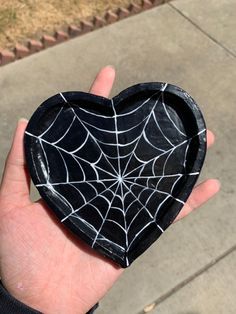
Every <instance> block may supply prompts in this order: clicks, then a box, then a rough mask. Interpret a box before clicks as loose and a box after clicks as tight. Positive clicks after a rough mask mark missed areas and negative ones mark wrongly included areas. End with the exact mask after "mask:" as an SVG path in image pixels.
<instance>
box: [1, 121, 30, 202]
mask: <svg viewBox="0 0 236 314" xmlns="http://www.w3.org/2000/svg"><path fill="white" fill-rule="evenodd" d="M27 123H28V121H27V120H26V119H20V120H19V122H18V125H17V128H16V131H15V135H14V138H13V142H12V146H11V149H10V152H9V154H8V157H7V160H6V164H5V169H4V173H3V178H2V183H1V188H0V191H1V195H4V196H9V197H10V198H12V197H13V196H14V198H15V197H20V198H23V197H28V199H29V193H30V177H29V174H28V171H27V169H26V162H25V157H24V145H23V138H24V132H25V128H26V126H27Z"/></svg>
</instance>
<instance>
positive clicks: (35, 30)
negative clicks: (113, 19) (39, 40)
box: [0, 0, 140, 48]
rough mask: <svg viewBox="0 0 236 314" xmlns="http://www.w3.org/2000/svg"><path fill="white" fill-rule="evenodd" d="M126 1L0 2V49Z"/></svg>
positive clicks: (76, 21)
mask: <svg viewBox="0 0 236 314" xmlns="http://www.w3.org/2000/svg"><path fill="white" fill-rule="evenodd" d="M139 2H140V1H137V3H139ZM129 3H130V0H0V47H4V48H11V47H13V46H14V45H15V44H16V43H17V42H22V41H23V40H24V39H26V38H32V37H35V35H36V37H40V36H41V35H42V34H43V33H45V32H47V33H50V32H53V31H54V30H55V29H56V28H58V27H60V26H62V25H67V24H70V23H78V22H79V21H80V20H81V19H86V18H89V17H91V16H94V15H103V13H104V12H105V11H107V10H109V9H115V8H117V7H120V6H123V7H126V6H127V5H128V4H129Z"/></svg>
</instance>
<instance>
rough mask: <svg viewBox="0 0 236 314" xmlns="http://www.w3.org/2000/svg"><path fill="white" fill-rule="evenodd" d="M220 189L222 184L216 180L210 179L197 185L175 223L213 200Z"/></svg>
mask: <svg viewBox="0 0 236 314" xmlns="http://www.w3.org/2000/svg"><path fill="white" fill-rule="evenodd" d="M219 189H220V182H219V181H218V180H215V179H208V180H206V181H204V182H202V183H200V184H199V185H197V186H196V187H195V188H194V189H193V192H192V193H191V194H190V196H189V198H188V200H187V202H186V204H185V205H184V207H183V209H182V210H181V212H180V213H179V215H178V216H177V217H176V219H175V222H176V221H178V220H180V219H182V218H184V217H185V216H187V215H188V214H189V213H191V212H192V211H193V210H194V209H196V208H198V207H200V206H201V205H203V204H204V203H205V202H207V201H208V200H209V199H210V198H212V197H213V196H214V195H215V194H216V193H217V192H218V191H219Z"/></svg>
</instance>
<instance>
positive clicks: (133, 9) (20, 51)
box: [0, 0, 170, 66]
mask: <svg viewBox="0 0 236 314" xmlns="http://www.w3.org/2000/svg"><path fill="white" fill-rule="evenodd" d="M169 1H170V0H142V2H141V5H140V4H137V3H135V2H134V1H132V2H131V3H130V4H129V6H128V7H127V8H123V7H121V8H118V9H116V10H113V11H111V10H109V11H107V12H105V14H104V15H103V16H94V17H92V18H90V19H88V20H82V21H81V22H80V24H79V25H72V24H71V25H69V26H68V27H67V29H66V30H63V31H62V30H61V29H58V30H56V31H55V33H54V34H53V35H49V34H45V35H43V36H42V38H41V39H40V40H36V39H30V40H28V41H27V43H26V44H16V45H15V47H14V48H13V49H11V50H8V49H2V48H0V66H2V65H5V64H7V63H10V62H13V61H15V60H17V59H22V58H24V57H26V56H29V55H31V54H33V53H36V52H38V51H40V50H42V49H46V48H48V47H51V46H54V45H56V44H59V43H61V42H64V41H66V40H68V39H70V38H74V37H76V36H80V35H82V34H85V33H88V32H91V31H93V30H96V29H98V28H100V27H103V26H105V25H109V24H111V23H114V22H116V21H119V20H121V19H124V18H126V17H128V16H131V15H134V14H138V13H140V12H142V11H144V10H148V9H151V8H152V7H154V6H158V5H160V4H163V3H165V2H169Z"/></svg>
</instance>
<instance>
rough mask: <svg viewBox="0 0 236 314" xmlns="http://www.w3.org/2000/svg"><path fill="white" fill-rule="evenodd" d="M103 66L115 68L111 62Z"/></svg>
mask: <svg viewBox="0 0 236 314" xmlns="http://www.w3.org/2000/svg"><path fill="white" fill-rule="evenodd" d="M105 67H106V68H112V69H114V70H115V67H114V65H112V64H108V65H106V66H105Z"/></svg>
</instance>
